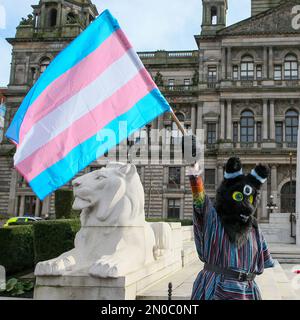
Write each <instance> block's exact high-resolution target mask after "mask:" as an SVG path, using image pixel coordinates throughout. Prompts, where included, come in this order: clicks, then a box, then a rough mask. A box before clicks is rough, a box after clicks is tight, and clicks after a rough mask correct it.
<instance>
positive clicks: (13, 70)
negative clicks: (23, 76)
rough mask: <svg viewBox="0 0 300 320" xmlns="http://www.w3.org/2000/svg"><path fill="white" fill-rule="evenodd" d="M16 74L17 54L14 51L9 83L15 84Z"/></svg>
mask: <svg viewBox="0 0 300 320" xmlns="http://www.w3.org/2000/svg"><path fill="white" fill-rule="evenodd" d="M15 74H16V60H15V55H14V53H13V55H12V60H11V68H10V80H9V83H10V84H13V83H14V82H15Z"/></svg>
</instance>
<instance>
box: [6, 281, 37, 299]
mask: <svg viewBox="0 0 300 320" xmlns="http://www.w3.org/2000/svg"><path fill="white" fill-rule="evenodd" d="M33 288H34V281H32V280H19V279H16V278H11V279H9V280H8V281H7V283H6V289H5V290H2V291H0V293H7V294H9V295H11V296H12V297H15V296H21V295H23V294H24V293H26V292H29V291H32V290H33Z"/></svg>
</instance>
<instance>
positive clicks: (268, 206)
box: [266, 194, 278, 217]
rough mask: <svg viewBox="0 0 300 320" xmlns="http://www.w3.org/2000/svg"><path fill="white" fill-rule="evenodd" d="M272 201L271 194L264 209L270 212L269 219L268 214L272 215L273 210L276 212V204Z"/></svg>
mask: <svg viewBox="0 0 300 320" xmlns="http://www.w3.org/2000/svg"><path fill="white" fill-rule="evenodd" d="M273 201H274V196H273V195H272V194H271V195H270V202H269V203H268V204H267V206H266V209H267V210H270V211H269V217H270V213H273V211H274V210H277V209H278V207H277V204H276V203H274V202H273Z"/></svg>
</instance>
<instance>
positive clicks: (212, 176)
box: [204, 169, 216, 189]
mask: <svg viewBox="0 0 300 320" xmlns="http://www.w3.org/2000/svg"><path fill="white" fill-rule="evenodd" d="M204 182H205V187H206V188H208V189H214V188H215V184H216V170H215V169H205V172H204Z"/></svg>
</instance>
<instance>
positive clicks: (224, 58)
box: [221, 48, 227, 80]
mask: <svg viewBox="0 0 300 320" xmlns="http://www.w3.org/2000/svg"><path fill="white" fill-rule="evenodd" d="M221 65H222V80H223V79H225V78H226V67H227V63H226V48H222V63H221Z"/></svg>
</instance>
